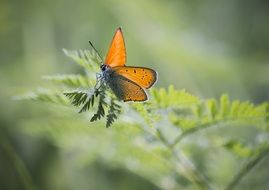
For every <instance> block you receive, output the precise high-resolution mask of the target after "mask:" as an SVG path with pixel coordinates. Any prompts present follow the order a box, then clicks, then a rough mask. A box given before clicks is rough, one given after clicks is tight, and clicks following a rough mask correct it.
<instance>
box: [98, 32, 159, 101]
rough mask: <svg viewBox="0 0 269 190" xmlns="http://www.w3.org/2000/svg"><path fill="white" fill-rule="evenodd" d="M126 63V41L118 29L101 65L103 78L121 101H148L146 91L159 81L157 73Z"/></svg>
mask: <svg viewBox="0 0 269 190" xmlns="http://www.w3.org/2000/svg"><path fill="white" fill-rule="evenodd" d="M125 63H126V50H125V44H124V39H123V34H122V31H121V28H118V29H117V30H116V32H115V35H114V37H113V39H112V42H111V45H110V48H109V51H108V54H107V56H106V59H105V62H104V64H102V65H101V70H102V78H103V79H104V81H105V83H106V84H107V85H108V86H109V87H110V88H111V90H112V91H113V92H114V94H115V95H116V96H117V97H118V98H119V99H120V100H123V101H124V102H126V101H146V100H147V99H148V96H147V94H146V92H145V90H144V89H148V88H150V87H151V86H152V85H153V84H154V83H155V82H156V81H157V72H156V71H154V70H153V69H150V68H146V67H129V66H125Z"/></svg>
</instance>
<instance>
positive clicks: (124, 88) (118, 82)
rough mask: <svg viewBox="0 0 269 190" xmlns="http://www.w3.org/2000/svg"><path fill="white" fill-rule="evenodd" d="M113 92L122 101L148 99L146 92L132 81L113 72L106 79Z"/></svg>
mask: <svg viewBox="0 0 269 190" xmlns="http://www.w3.org/2000/svg"><path fill="white" fill-rule="evenodd" d="M108 84H109V87H110V88H111V89H112V91H113V92H114V94H115V95H116V96H117V97H118V98H119V99H120V100H123V101H125V102H126V101H145V100H147V99H148V97H147V94H146V92H145V91H144V90H143V88H141V87H140V86H139V85H137V84H136V83H134V82H133V81H131V80H129V79H127V78H125V77H124V76H122V75H118V74H117V73H116V72H113V73H112V74H111V75H110V80H109V81H108Z"/></svg>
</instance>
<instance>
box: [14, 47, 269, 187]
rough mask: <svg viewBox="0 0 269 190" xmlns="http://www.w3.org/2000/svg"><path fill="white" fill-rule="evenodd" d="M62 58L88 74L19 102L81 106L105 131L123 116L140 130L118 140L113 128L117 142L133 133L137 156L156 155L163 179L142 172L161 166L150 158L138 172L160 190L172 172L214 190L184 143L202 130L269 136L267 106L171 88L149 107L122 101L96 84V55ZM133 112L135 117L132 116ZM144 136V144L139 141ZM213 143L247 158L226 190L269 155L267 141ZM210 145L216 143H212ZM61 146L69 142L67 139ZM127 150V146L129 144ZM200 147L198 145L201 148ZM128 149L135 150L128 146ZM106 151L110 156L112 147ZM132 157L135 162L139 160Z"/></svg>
mask: <svg viewBox="0 0 269 190" xmlns="http://www.w3.org/2000/svg"><path fill="white" fill-rule="evenodd" d="M64 53H65V54H66V55H67V56H68V57H70V58H71V59H73V60H74V61H75V63H77V64H78V65H80V66H82V67H83V68H84V70H85V75H81V74H76V75H56V76H45V77H43V79H45V80H48V81H51V82H52V83H53V84H54V85H56V89H57V90H47V89H45V90H44V89H43V90H37V91H34V92H32V93H28V94H25V95H22V96H19V97H16V98H17V99H20V100H21V99H27V100H35V101H43V102H50V103H57V104H60V105H65V106H68V105H69V104H68V103H71V104H72V105H74V106H76V107H79V113H84V112H89V114H90V115H92V117H91V118H90V119H89V120H90V122H95V121H97V120H100V119H102V118H105V119H106V124H105V126H106V127H110V126H112V124H113V123H114V122H115V121H116V119H118V118H119V116H120V115H123V117H122V118H125V120H124V119H120V120H119V122H117V124H118V126H122V125H123V124H125V123H126V122H129V123H130V124H131V125H132V126H135V127H138V128H139V129H142V130H135V129H134V128H131V127H130V128H128V130H127V129H125V128H126V125H125V126H123V127H121V128H124V129H125V130H126V134H122V136H120V135H119V134H121V132H122V131H124V129H121V131H120V133H117V132H118V131H116V130H118V129H117V128H115V131H116V132H115V135H117V138H115V139H116V141H118V142H121V143H122V144H124V143H123V142H126V141H129V140H130V139H128V136H129V132H130V131H133V133H132V134H131V135H133V136H134V137H136V135H137V138H139V139H138V140H137V142H138V144H139V143H141V147H139V145H137V146H138V147H136V149H135V150H136V151H138V152H139V151H140V152H141V150H143V151H142V152H143V155H147V153H149V152H150V153H151V152H152V153H153V155H157V160H161V161H160V162H161V163H162V167H160V168H159V169H160V171H163V175H161V174H159V175H160V176H158V174H155V175H156V176H155V175H154V176H155V177H152V176H149V175H147V174H144V173H145V172H146V171H145V169H144V168H147V169H149V170H150V168H149V167H148V166H152V167H151V169H152V170H153V169H154V168H158V167H159V166H157V165H154V162H156V157H154V156H152V155H150V156H148V157H147V158H150V162H145V163H144V161H145V160H143V158H141V162H139V163H140V164H141V167H140V170H135V172H139V171H140V172H142V173H143V174H144V175H145V177H147V178H149V179H150V180H151V181H152V182H153V183H154V184H156V185H158V186H159V187H162V185H161V180H162V178H163V176H164V175H166V174H167V173H168V174H169V175H171V176H174V175H176V177H174V178H175V179H174V180H175V182H174V183H175V184H177V183H178V181H177V179H178V176H179V178H180V179H182V178H183V179H184V180H186V181H188V182H190V183H192V184H194V186H191V187H193V188H190V189H194V188H196V189H197V187H198V189H213V188H212V186H211V183H213V182H212V181H211V182H210V181H209V180H208V179H209V178H208V176H206V173H205V172H203V171H201V170H200V169H199V167H197V166H196V165H197V164H196V163H195V157H194V158H193V157H191V154H190V152H188V148H186V147H184V146H185V144H184V143H186V142H184V143H181V141H182V140H183V139H185V138H191V137H194V138H192V140H191V141H192V142H196V141H195V140H196V139H195V137H196V136H195V135H196V134H197V133H198V132H199V131H201V130H205V131H206V129H208V128H216V127H220V126H223V127H224V128H225V127H229V126H248V127H253V128H255V129H256V130H257V131H262V132H266V134H267V132H268V131H269V130H268V129H269V127H268V126H269V119H268V118H269V105H268V103H264V104H260V105H254V104H252V103H250V102H248V101H244V102H242V101H239V100H230V98H229V96H228V95H227V94H224V95H222V96H221V97H220V98H219V99H214V98H212V99H207V100H204V99H200V98H199V97H197V96H194V95H192V94H190V93H188V92H187V91H186V90H177V89H175V88H174V87H173V86H169V87H168V89H164V88H160V89H157V88H153V89H152V90H151V91H150V100H149V101H148V102H145V103H122V102H119V101H118V100H117V99H116V98H115V95H113V93H111V92H110V91H109V90H108V88H107V87H106V85H105V84H104V83H103V82H102V81H99V79H98V78H97V80H96V79H95V76H96V72H99V63H100V61H101V60H99V57H98V55H97V54H96V52H95V51H89V50H79V51H68V50H64ZM123 105H124V106H125V107H124V108H126V109H124V111H123V110H122V107H123ZM125 110H126V111H125ZM129 113H134V114H132V115H130V114H129ZM64 125H68V126H69V125H71V127H70V130H72V124H70V123H66V124H64ZM119 128H120V127H119ZM42 130H44V128H42ZM92 130H95V129H92ZM54 131H55V128H52V129H51V130H50V133H55V132H54ZM65 131H66V129H64V130H62V131H61V133H60V134H59V136H60V137H61V135H63V134H64V133H65ZM134 131H135V132H134ZM138 131H139V132H138ZM83 132H84V131H83ZM96 133H98V132H96ZM112 133H113V132H112ZM144 133H145V134H144ZM71 134H73V132H72V133H71ZM79 135H82V134H80V133H79ZM138 135H140V136H138ZM141 136H142V137H143V138H144V139H142V140H141ZM215 138H216V139H217V140H218V141H220V142H221V143H219V144H218V146H219V148H222V149H224V148H225V149H227V150H229V151H230V152H231V154H234V155H236V156H238V157H239V158H240V159H245V164H244V166H243V167H242V168H241V169H240V170H239V171H238V174H236V175H235V176H234V177H233V178H232V179H231V181H230V183H229V184H226V187H227V188H226V189H232V188H234V187H235V186H236V184H238V183H239V181H240V180H241V178H242V176H244V175H245V174H246V173H248V172H250V169H251V168H253V167H254V165H256V164H257V163H258V162H259V161H260V160H261V158H262V157H264V156H266V155H267V153H268V148H269V141H268V138H264V139H265V140H263V142H256V143H253V144H250V143H245V142H244V141H242V140H240V139H236V138H235V139H233V138H230V137H226V136H225V135H223V136H218V137H215ZM55 139H57V141H58V140H59V139H60V138H59V137H58V136H57V138H56V137H55ZM206 140H208V141H209V140H212V141H213V140H214V139H206ZM63 142H65V141H64V140H63ZM137 142H136V143H137ZM187 142H188V141H187ZM130 143H132V141H131V142H130ZM127 145H128V143H126V146H127ZM198 145H199V143H197V146H198ZM61 146H62V144H61ZM128 146H131V145H130V144H129V145H128ZM128 146H127V149H128V150H129V148H130V147H128ZM98 147H99V146H98ZM132 148H133V145H132ZM179 150H180V151H179ZM106 151H107V152H109V151H110V150H109V148H108V150H106ZM140 152H139V153H140ZM122 154H123V153H122ZM133 154H134V155H133V157H134V156H138V155H140V154H135V153H133ZM128 155H129V151H128ZM124 156H127V155H124V154H123V156H120V157H124ZM122 159H123V158H122ZM120 164H123V163H120ZM143 164H144V165H143ZM151 164H152V165H151ZM166 164H167V165H168V166H166ZM179 168H180V169H179ZM153 173H154V172H153ZM155 173H156V172H155ZM172 178H173V177H172ZM177 187H178V188H177V189H180V188H182V186H180V185H179V186H177ZM175 189H176V188H175Z"/></svg>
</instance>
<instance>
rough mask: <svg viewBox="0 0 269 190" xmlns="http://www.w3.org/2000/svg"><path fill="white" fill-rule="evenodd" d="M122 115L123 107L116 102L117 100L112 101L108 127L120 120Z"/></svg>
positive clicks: (108, 115) (107, 122) (107, 121)
mask: <svg viewBox="0 0 269 190" xmlns="http://www.w3.org/2000/svg"><path fill="white" fill-rule="evenodd" d="M120 113H121V106H120V105H119V104H118V103H117V102H116V100H115V99H113V98H112V99H111V101H110V105H109V110H108V114H107V120H106V127H110V126H111V125H112V123H113V122H114V121H115V119H117V118H118V116H119V114H120Z"/></svg>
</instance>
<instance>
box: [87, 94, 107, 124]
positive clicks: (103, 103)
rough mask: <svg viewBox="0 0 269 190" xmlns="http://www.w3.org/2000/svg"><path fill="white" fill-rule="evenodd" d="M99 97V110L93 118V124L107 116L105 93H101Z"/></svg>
mask: <svg viewBox="0 0 269 190" xmlns="http://www.w3.org/2000/svg"><path fill="white" fill-rule="evenodd" d="M97 96H99V103H98V108H97V112H96V113H95V114H94V115H93V116H92V118H91V120H90V121H91V122H93V121H96V120H99V119H101V118H102V117H104V116H105V109H104V107H105V106H107V103H106V101H105V98H106V94H105V91H99V92H98V94H97Z"/></svg>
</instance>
